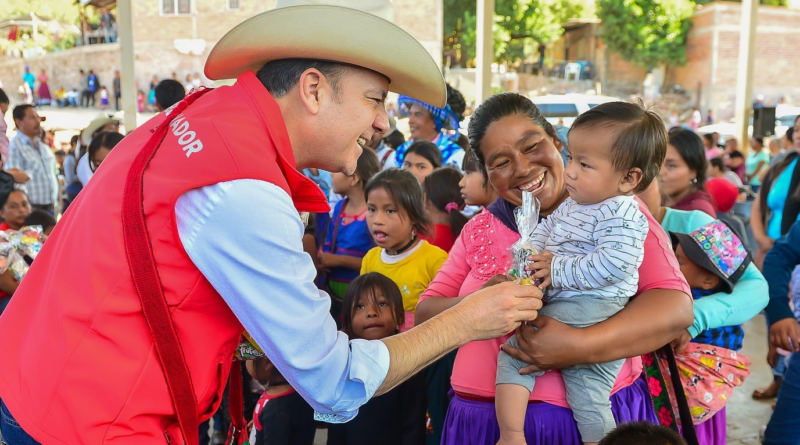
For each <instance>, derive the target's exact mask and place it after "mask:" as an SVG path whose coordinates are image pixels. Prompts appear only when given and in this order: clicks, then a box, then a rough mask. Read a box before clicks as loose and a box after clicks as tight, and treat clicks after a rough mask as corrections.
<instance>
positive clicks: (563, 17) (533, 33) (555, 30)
mask: <svg viewBox="0 0 800 445" xmlns="http://www.w3.org/2000/svg"><path fill="white" fill-rule="evenodd" d="M444 6H445V10H444V11H445V14H444V15H445V18H444V29H445V36H444V49H445V52H448V51H450V52H458V53H459V54H460V59H461V64H462V66H464V65H465V62H466V60H469V59H472V58H473V57H474V54H475V41H476V28H475V25H476V22H477V21H476V17H475V9H476V1H475V0H445V2H444ZM586 15H588V11H586V8H585V7H584V3H583V2H582V1H581V0H497V1H496V4H495V16H494V27H493V34H494V41H495V54H494V55H495V58H496V59H497V60H498V61H507V62H515V61H518V60H521V59H523V58H524V57H525V56H526V55H530V54H533V53H534V52H535V50H536V48H537V47H538V45H539V44H547V43H550V42H553V41H555V40H557V39H558V38H559V37H561V34H562V32H563V29H562V28H561V25H562V24H564V23H565V22H567V21H568V20H569V19H570V18H580V17H584V16H586Z"/></svg>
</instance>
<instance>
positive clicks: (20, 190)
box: [0, 188, 28, 210]
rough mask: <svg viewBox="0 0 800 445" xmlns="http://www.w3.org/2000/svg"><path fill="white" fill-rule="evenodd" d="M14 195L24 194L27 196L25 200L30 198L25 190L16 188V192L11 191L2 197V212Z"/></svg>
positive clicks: (0, 196) (0, 199) (0, 206)
mask: <svg viewBox="0 0 800 445" xmlns="http://www.w3.org/2000/svg"><path fill="white" fill-rule="evenodd" d="M12 193H22V194H23V195H25V198H27V197H28V194H27V193H25V190H22V189H17V188H15V189H14V190H11V191H10V192H8V193H6V194H5V195H0V210H2V209H3V207H5V206H6V203H7V202H8V198H10V197H11V194H12Z"/></svg>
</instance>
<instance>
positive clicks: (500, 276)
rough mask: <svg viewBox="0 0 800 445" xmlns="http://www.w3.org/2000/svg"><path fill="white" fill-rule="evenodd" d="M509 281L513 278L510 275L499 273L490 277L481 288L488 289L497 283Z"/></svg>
mask: <svg viewBox="0 0 800 445" xmlns="http://www.w3.org/2000/svg"><path fill="white" fill-rule="evenodd" d="M507 281H512V280H511V278H509V277H508V275H503V274H497V275H495V276H493V277H492V278H489V281H487V282H486V283H484V284H483V286H481V289H486V288H487V287H492V286H494V285H495V284H500V283H505V282H507Z"/></svg>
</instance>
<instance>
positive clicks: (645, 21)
mask: <svg viewBox="0 0 800 445" xmlns="http://www.w3.org/2000/svg"><path fill="white" fill-rule="evenodd" d="M693 9H694V2H692V1H691V0H597V17H598V18H599V19H600V20H601V21H602V22H603V41H604V42H605V43H606V44H607V45H608V48H609V49H610V50H611V51H615V52H617V53H619V54H620V55H621V56H622V58H623V59H625V60H628V61H630V62H633V63H635V64H636V65H639V66H642V67H645V68H647V69H652V68H654V67H657V66H660V65H662V64H667V65H669V66H682V65H684V64H686V38H687V35H688V33H689V29H690V28H691V26H692V23H691V21H690V20H689V18H690V17H691V16H692V12H693Z"/></svg>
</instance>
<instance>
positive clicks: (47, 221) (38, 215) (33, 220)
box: [25, 210, 56, 230]
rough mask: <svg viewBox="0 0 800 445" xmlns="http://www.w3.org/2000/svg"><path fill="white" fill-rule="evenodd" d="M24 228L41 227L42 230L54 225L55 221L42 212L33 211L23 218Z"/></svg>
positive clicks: (49, 215)
mask: <svg viewBox="0 0 800 445" xmlns="http://www.w3.org/2000/svg"><path fill="white" fill-rule="evenodd" d="M25 225H26V226H42V230H47V228H48V227H54V226H55V225H56V219H55V218H53V216H52V215H51V214H49V213H47V212H45V211H44V210H34V211H32V212H31V214H30V215H28V217H27V218H25Z"/></svg>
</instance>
